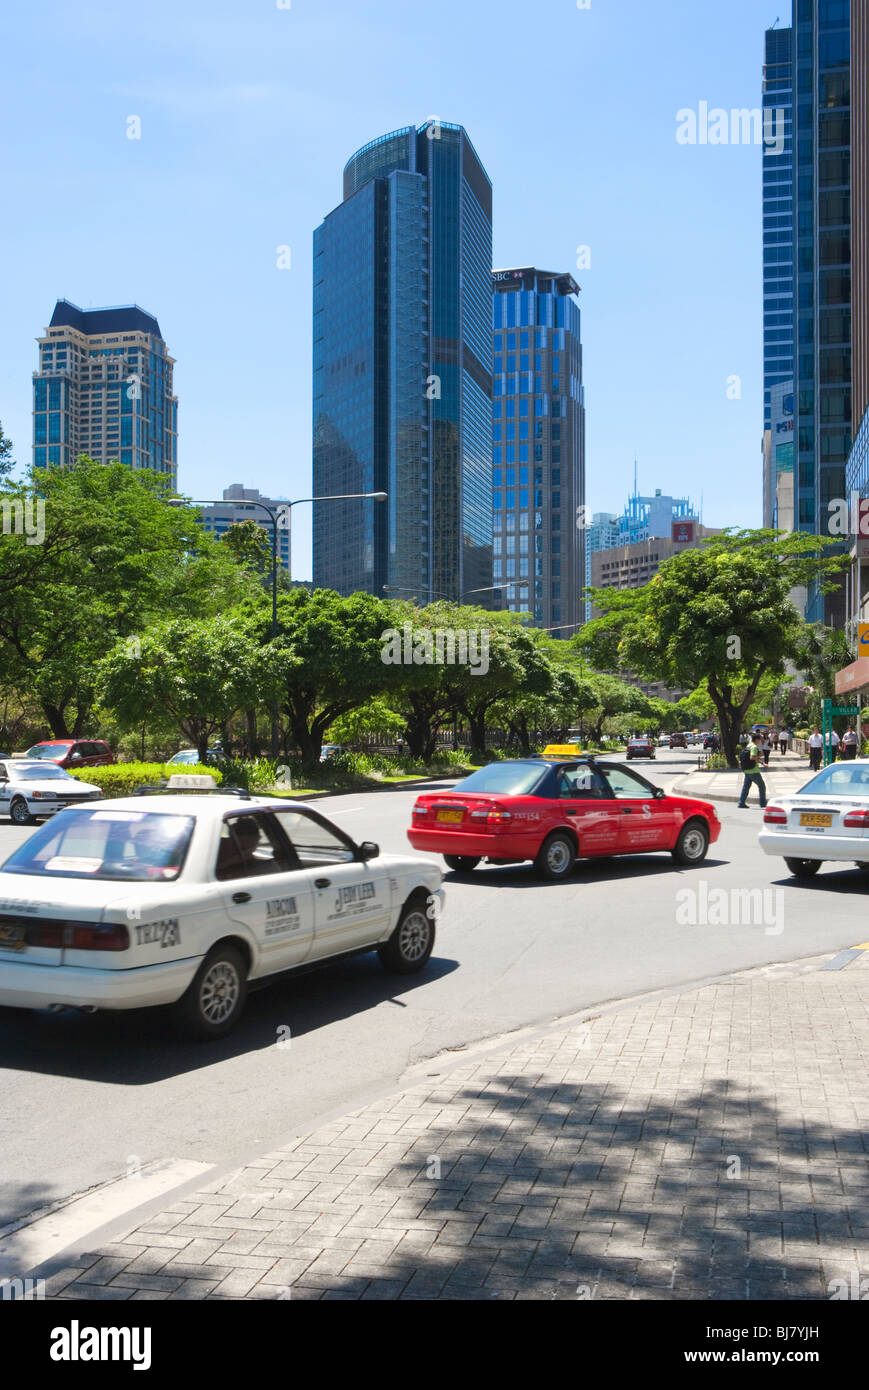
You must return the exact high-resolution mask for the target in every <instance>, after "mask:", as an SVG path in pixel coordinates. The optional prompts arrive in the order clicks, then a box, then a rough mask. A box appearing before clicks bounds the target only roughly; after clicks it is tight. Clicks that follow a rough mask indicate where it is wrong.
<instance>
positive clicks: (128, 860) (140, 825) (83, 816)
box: [2, 808, 194, 883]
mask: <svg viewBox="0 0 869 1390" xmlns="http://www.w3.org/2000/svg"><path fill="white" fill-rule="evenodd" d="M193 824H194V822H193V817H192V816H176V815H172V814H167V813H164V812H158V811H122V810H117V811H113V810H111V809H109V808H105V809H99V810H97V809H94V810H90V809H82V810H65V811H62V812H61V814H60V816H58V817H57V819H56V820H52V821H49V822H48V824H47V825H43V826H42V827H41V828H40V829H39V830H36V831H34V833H33V834H32V835H31V837H30V839H29V840H27V841H26V842H25V843H24V844H23V845H22V846H21V847H20V848H19V849H17V850H16V851H15V852H14V854H12V855H11V856H10V857H9V859H7V860H6V863H5V864H4V865H3V866H2V871H3V873H4V874H40V875H44V876H45V877H46V878H90V879H112V880H118V881H120V882H124V883H139V882H144V881H146V880H154V879H158V880H162V881H164V882H165V881H167V880H172V879H175V878H177V877H178V875H179V873H180V872H181V869H182V868H183V866H184V859H185V856H186V854H187V849H188V846H189V844H190V837H191V835H192V834H193Z"/></svg>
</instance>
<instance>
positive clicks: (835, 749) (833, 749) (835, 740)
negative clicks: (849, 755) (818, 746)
mask: <svg viewBox="0 0 869 1390" xmlns="http://www.w3.org/2000/svg"><path fill="white" fill-rule="evenodd" d="M839 742H840V740H839V735H838V734H837V733H836V730H835V729H831V730H830V738H829V747H830V762H832V763H834V762H835V761H836V759H837V758H838V756H839Z"/></svg>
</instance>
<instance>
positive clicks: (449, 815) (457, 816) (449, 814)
mask: <svg viewBox="0 0 869 1390" xmlns="http://www.w3.org/2000/svg"><path fill="white" fill-rule="evenodd" d="M463 815H464V812H463V811H438V813H437V819H438V820H439V821H441V823H442V824H444V825H461V823H462V817H463Z"/></svg>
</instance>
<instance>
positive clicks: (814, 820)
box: [800, 811, 833, 830]
mask: <svg viewBox="0 0 869 1390" xmlns="http://www.w3.org/2000/svg"><path fill="white" fill-rule="evenodd" d="M832 824H833V817H832V815H829V816H824V815H821V814H820V812H815V811H803V813H802V815H801V816H800V825H814V826H818V827H820V828H821V829H823V830H828V829H829V828H830V826H831V825H832Z"/></svg>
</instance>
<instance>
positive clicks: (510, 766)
mask: <svg viewBox="0 0 869 1390" xmlns="http://www.w3.org/2000/svg"><path fill="white" fill-rule="evenodd" d="M545 772H546V768H545V767H544V766H542V765H540V764H539V763H536V764H529V763H490V764H489V766H488V767H481V768H480V769H479V770H478V771H477V772H472V773H471V775H470V777H466V778H465V780H464V782H459V784H458V786H457V787H456V788H455V790H456V791H457V792H459V793H461V792H495V793H497V794H499V795H501V796H528V795H529V793H531V792H532V791H533V790H534V788H535V787H536V786H537V784H538V782H539V781H540V780H541V778H542V777H543V776H544V774H545Z"/></svg>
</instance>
